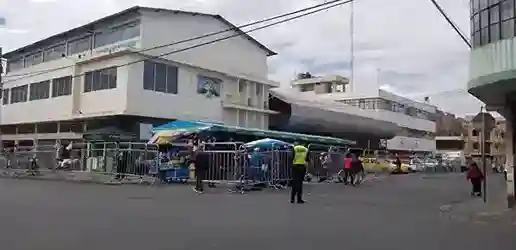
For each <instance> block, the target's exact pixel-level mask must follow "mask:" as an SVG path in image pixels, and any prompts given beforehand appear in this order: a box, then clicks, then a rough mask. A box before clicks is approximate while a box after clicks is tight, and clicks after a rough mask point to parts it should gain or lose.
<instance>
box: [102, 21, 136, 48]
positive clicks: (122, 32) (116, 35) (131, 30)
mask: <svg viewBox="0 0 516 250" xmlns="http://www.w3.org/2000/svg"><path fill="white" fill-rule="evenodd" d="M137 36H140V22H139V21H138V22H132V23H127V24H123V25H120V26H118V27H115V28H111V29H108V30H105V31H102V32H100V33H98V34H95V48H98V47H102V46H105V45H108V44H114V43H117V42H120V41H124V40H128V39H131V38H134V37H137Z"/></svg>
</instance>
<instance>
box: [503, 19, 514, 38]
mask: <svg viewBox="0 0 516 250" xmlns="http://www.w3.org/2000/svg"><path fill="white" fill-rule="evenodd" d="M501 33H502V39H507V38H512V37H514V19H509V20H505V21H503V22H502V29H501Z"/></svg>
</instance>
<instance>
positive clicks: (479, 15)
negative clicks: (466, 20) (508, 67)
mask: <svg viewBox="0 0 516 250" xmlns="http://www.w3.org/2000/svg"><path fill="white" fill-rule="evenodd" d="M515 6H516V2H515V0H489V1H488V0H474V1H472V6H471V36H472V40H473V47H479V46H482V45H486V44H488V43H493V42H497V41H499V40H502V39H508V38H512V37H514V36H515V34H516V30H515V29H516V25H515V18H516V7H515Z"/></svg>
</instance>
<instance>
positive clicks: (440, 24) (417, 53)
mask: <svg viewBox="0 0 516 250" xmlns="http://www.w3.org/2000/svg"><path fill="white" fill-rule="evenodd" d="M321 2H324V1H322V0H0V18H1V17H3V18H5V20H6V23H5V26H4V27H3V28H0V46H3V47H4V51H10V50H13V49H15V48H18V47H21V46H24V45H27V44H30V43H32V42H35V41H37V40H40V39H42V38H46V37H48V36H50V35H53V34H56V33H60V32H63V31H66V30H69V29H71V28H74V27H77V26H80V25H83V24H86V23H88V22H90V21H93V20H95V19H98V18H101V17H103V16H106V15H109V14H113V13H116V12H118V11H121V10H123V9H126V8H129V7H132V6H134V5H140V6H146V7H158V8H169V9H179V10H187V11H196V12H206V13H212V14H220V15H222V16H224V17H225V18H226V19H228V20H229V21H231V22H232V23H234V24H235V25H241V24H245V23H249V22H252V21H256V20H261V19H265V18H267V17H271V16H274V15H278V14H282V13H285V12H289V11H293V10H297V9H300V8H304V7H308V6H311V5H314V4H317V3H321ZM438 2H439V3H440V5H441V6H442V7H443V9H444V10H445V11H446V12H447V13H448V15H449V16H450V17H451V18H452V19H453V21H454V22H455V23H456V24H457V25H458V26H459V28H460V29H461V30H462V31H463V32H464V34H465V35H466V36H468V37H469V35H468V33H469V18H468V15H469V9H468V8H469V0H438ZM387 3H388V4H387ZM350 10H351V8H350V5H349V4H347V5H344V6H340V7H336V8H333V9H330V10H327V11H323V12H320V13H317V14H314V15H311V16H308V17H304V18H301V19H298V20H295V21H292V22H288V23H284V24H281V25H278V26H275V27H271V28H268V29H266V30H261V31H257V32H256V33H252V34H251V35H252V36H253V37H255V38H256V39H258V40H259V41H260V42H262V43H263V44H265V45H267V46H268V47H269V48H271V49H272V50H274V51H276V52H278V55H277V56H274V57H271V58H270V59H269V78H270V79H272V80H276V81H279V82H281V83H282V84H283V85H288V84H289V82H290V81H291V80H292V79H293V78H294V77H295V75H296V73H301V72H307V71H308V72H311V73H312V74H314V75H326V74H340V75H343V76H349V75H350V72H351V63H350V62H351V58H352V56H351V54H352V53H351V49H350V45H351V32H350V27H351V25H350V23H351V22H350V20H351V18H350V14H351V11H350ZM353 26H354V33H353V34H354V35H353V37H354V38H353V39H354V53H353V54H354V57H353V58H354V60H353V68H354V74H353V76H354V77H353V78H354V79H353V84H354V86H353V88H354V89H355V91H358V92H361V93H369V92H371V91H374V90H375V89H377V88H379V87H381V88H382V89H385V90H388V91H391V92H394V93H396V94H399V95H402V96H405V97H409V98H413V99H416V100H423V99H424V97H426V96H428V97H429V98H430V103H431V104H434V105H436V106H438V107H439V108H440V109H442V110H444V111H448V112H452V113H455V114H457V115H460V116H463V115H466V114H472V113H477V112H478V111H479V110H480V106H481V104H482V103H481V102H480V101H478V100H477V99H476V98H474V97H473V96H471V95H469V94H468V93H467V92H466V85H467V81H468V56H469V48H468V47H467V46H466V45H465V44H464V43H463V41H462V40H461V39H460V37H459V36H458V35H457V34H456V33H455V32H454V31H453V29H452V28H451V27H450V26H449V24H448V23H447V22H446V21H445V19H444V18H443V17H442V16H441V15H440V13H439V12H438V11H437V9H436V8H435V7H434V6H433V5H432V3H431V1H430V0H356V1H355V3H354V25H353Z"/></svg>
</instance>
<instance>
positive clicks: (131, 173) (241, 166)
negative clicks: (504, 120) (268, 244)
mask: <svg viewBox="0 0 516 250" xmlns="http://www.w3.org/2000/svg"><path fill="white" fill-rule="evenodd" d="M203 145H204V147H203V149H202V152H203V154H205V155H206V157H207V161H206V162H207V163H205V164H207V165H208V166H204V167H205V168H206V170H207V171H206V175H205V176H204V180H205V181H206V182H208V183H214V184H220V185H229V186H239V188H241V189H245V188H246V187H247V186H254V185H263V186H271V187H284V186H285V185H287V183H288V182H289V180H290V179H291V173H290V171H291V165H292V158H293V157H292V151H291V150H287V149H270V150H261V151H258V152H255V151H251V150H249V149H246V148H244V147H243V146H242V145H243V143H239V142H210V143H204V144H203ZM167 147H170V148H169V149H168V150H167V151H168V152H169V154H168V155H165V154H164V153H163V152H161V153H160V151H163V150H162V148H161V149H160V147H159V146H158V145H153V144H146V143H112V142H102V143H73V144H72V148H71V150H70V157H69V159H65V160H62V161H58V158H59V155H58V154H57V150H56V148H55V147H54V146H52V145H44V146H38V147H24V148H17V150H15V151H9V150H7V151H5V152H4V153H3V154H1V155H0V173H1V174H2V175H4V176H5V175H12V176H23V175H30V176H39V175H51V174H54V173H63V172H64V173H81V174H85V176H87V178H94V179H102V180H108V181H122V182H138V183H142V182H145V183H151V184H153V183H156V181H158V182H172V181H181V182H186V181H190V180H193V179H194V178H195V175H194V173H195V171H194V170H195V166H193V164H191V161H190V160H191V159H190V158H189V157H190V154H191V152H190V150H191V148H189V146H188V143H177V144H171V145H168V146H167ZM308 149H309V162H310V163H309V165H310V166H309V167H308V169H307V170H308V173H309V174H310V175H311V176H314V177H320V178H321V177H323V178H327V179H333V178H334V177H339V176H341V172H342V170H343V166H344V157H345V155H346V154H347V153H348V152H355V151H356V150H355V151H353V150H352V149H349V148H338V147H331V146H330V147H328V146H325V145H317V144H310V145H308ZM356 152H358V151H356ZM361 152H363V151H361ZM324 155H327V156H328V159H329V160H328V161H327V162H326V164H323V163H322V161H323V156H324ZM357 156H360V155H357ZM253 157H254V158H253ZM457 169H459V170H457ZM426 171H443V172H454V171H460V167H457V166H447V167H443V168H439V169H437V168H435V169H430V168H428V169H426Z"/></svg>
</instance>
